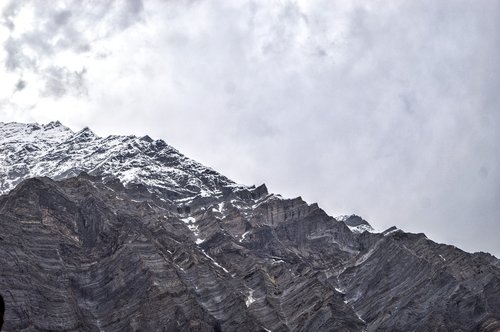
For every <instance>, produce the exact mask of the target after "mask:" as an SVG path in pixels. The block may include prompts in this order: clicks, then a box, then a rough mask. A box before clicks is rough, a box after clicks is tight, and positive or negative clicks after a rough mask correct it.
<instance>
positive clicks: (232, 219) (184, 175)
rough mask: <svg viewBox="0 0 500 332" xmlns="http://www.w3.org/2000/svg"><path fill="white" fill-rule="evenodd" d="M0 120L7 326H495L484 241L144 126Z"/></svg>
mask: <svg viewBox="0 0 500 332" xmlns="http://www.w3.org/2000/svg"><path fill="white" fill-rule="evenodd" d="M0 133H2V135H1V136H0V140H1V142H0V152H1V158H0V169H1V170H2V171H1V173H0V186H1V188H2V191H3V192H4V195H3V196H0V229H1V230H2V232H1V234H0V266H1V268H0V292H1V293H2V294H3V296H4V298H5V301H6V304H7V311H6V317H5V319H6V322H5V326H4V329H5V330H6V331H11V330H25V331H29V330H70V331H76V330H89V331H101V330H102V331H123V330H145V331H150V330H167V331H170V330H196V331H198V330H201V331H214V330H224V331H246V330H248V331H255V330H271V331H292V330H293V331H297V330H302V331H316V330H324V331H327V330H328V331H331V330H335V331H361V330H367V331H375V330H399V331H409V330H419V331H426V330H427V331H470V330H479V331H496V330H498V329H500V261H499V260H498V259H496V258H495V257H493V256H491V255H489V254H485V253H477V254H469V253H466V252H463V251H461V250H460V249H458V248H455V247H453V246H447V245H442V244H437V243H434V242H432V241H431V240H429V239H427V238H426V236H425V235H424V234H410V233H405V232H403V231H401V230H398V229H396V228H391V229H389V230H387V231H385V232H382V233H375V232H373V229H372V228H371V227H370V225H369V224H368V223H367V222H366V221H364V220H363V219H361V218H360V217H357V216H350V217H344V218H339V219H335V218H333V217H330V216H328V215H327V214H326V213H325V212H324V211H323V210H322V209H321V208H319V207H318V206H317V205H316V204H307V203H306V202H304V201H303V200H302V199H301V198H294V199H285V198H282V197H281V196H280V195H275V194H270V193H269V192H268V190H267V188H266V187H265V186H264V185H262V186H259V187H249V186H242V185H237V184H235V183H233V182H232V181H231V180H229V179H227V178H225V177H224V176H222V175H220V174H218V173H217V172H215V171H213V170H211V169H209V168H206V167H204V166H202V165H200V164H199V163H196V162H194V161H192V160H190V159H188V158H186V157H184V156H183V155H181V154H180V153H179V152H178V151H176V150H175V149H173V148H171V147H170V146H168V145H167V144H165V143H164V142H163V141H154V140H152V139H150V138H149V137H143V138H137V137H133V136H127V137H122V136H111V137H108V138H100V137H97V136H96V135H95V134H93V133H92V132H91V131H90V130H89V129H85V130H83V131H81V132H78V133H73V132H72V131H71V130H69V129H68V128H66V127H64V126H62V125H61V124H59V123H51V124H49V125H45V126H40V125H37V124H30V125H23V124H0ZM40 176H43V177H40Z"/></svg>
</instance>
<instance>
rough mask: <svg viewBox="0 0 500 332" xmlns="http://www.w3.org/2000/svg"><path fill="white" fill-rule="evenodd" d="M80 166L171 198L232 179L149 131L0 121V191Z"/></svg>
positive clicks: (207, 191)
mask: <svg viewBox="0 0 500 332" xmlns="http://www.w3.org/2000/svg"><path fill="white" fill-rule="evenodd" d="M82 171H85V172H87V173H89V174H91V175H100V176H115V177H117V178H119V179H120V181H122V182H123V183H124V184H144V185H146V186H148V187H149V188H154V189H157V190H161V191H162V192H163V193H167V194H168V196H170V197H171V198H172V199H181V198H185V197H190V196H196V195H201V196H211V195H214V194H217V193H218V192H219V191H220V190H221V188H222V187H226V186H235V185H236V184H235V183H234V182H233V181H231V180H229V179H228V178H226V177H225V176H223V175H221V174H219V173H217V172H215V171H214V170H212V169H210V168H208V167H205V166H203V165H201V164H200V163H198V162H196V161H194V160H191V159H189V158H187V157H185V156H184V155H182V154H181V153H179V152H178V151H177V150H176V149H174V148H172V147H171V146H169V145H168V144H166V143H165V142H164V141H162V140H153V139H151V138H150V137H148V136H144V137H136V136H116V135H113V136H108V137H99V136H97V135H96V134H94V133H93V132H92V131H91V130H90V129H89V128H84V129H82V130H80V131H78V132H73V131H72V130H71V129H69V128H67V127H65V126H64V125H62V124H61V123H60V122H58V121H56V122H50V123H48V124H46V125H39V124H37V123H30V124H21V123H2V122H0V194H5V193H7V192H9V191H10V190H11V189H13V188H14V187H15V186H16V185H17V184H18V183H19V182H21V181H22V180H24V179H26V178H30V177H36V176H47V177H51V178H53V179H62V178H66V177H70V176H75V175H78V174H79V173H81V172H82Z"/></svg>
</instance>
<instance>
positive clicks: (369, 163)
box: [0, 0, 500, 253]
mask: <svg viewBox="0 0 500 332" xmlns="http://www.w3.org/2000/svg"><path fill="white" fill-rule="evenodd" d="M51 4H52V5H51V6H47V5H46V3H44V2H34V1H31V2H30V1H26V2H19V1H13V2H12V3H11V4H9V5H4V8H3V9H4V10H3V12H4V15H3V28H0V38H1V40H2V41H3V45H4V50H3V52H2V55H0V60H1V61H2V62H3V63H5V64H6V65H7V67H5V69H4V71H3V72H2V73H1V74H2V80H1V82H0V88H1V89H0V115H1V116H2V119H1V120H3V121H9V120H16V121H41V122H46V121H50V120H55V119H58V120H60V121H62V122H64V123H66V124H68V125H70V126H73V127H74V128H80V127H82V126H86V125H88V126H91V127H92V128H93V129H95V130H96V131H97V132H98V133H101V134H103V135H105V134H110V133H127V134H128V133H136V134H139V135H141V134H145V133H148V134H150V135H151V136H155V137H158V138H160V137H161V138H164V139H166V140H167V141H168V142H170V143H171V144H172V145H174V146H175V147H177V148H179V149H180V150H181V151H183V152H185V153H186V154H187V155H189V156H192V157H194V158H196V159H198V160H200V161H202V162H204V163H207V164H209V165H212V166H213V167H215V168H216V169H218V170H220V171H221V172H223V173H224V174H226V175H228V176H229V177H232V178H233V179H235V180H237V181H240V182H244V183H258V182H264V181H265V182H267V183H268V184H269V187H270V188H271V189H272V190H274V191H276V192H282V193H284V194H286V195H289V196H294V195H303V196H304V198H306V199H307V200H309V201H318V202H319V203H320V205H321V206H323V207H324V208H325V209H326V210H327V211H328V212H331V213H332V214H337V213H349V212H356V213H358V214H361V215H363V216H365V217H366V218H367V219H369V220H371V221H373V222H374V223H375V225H376V226H377V227H378V228H384V227H389V226H391V225H393V224H396V225H398V226H399V227H402V228H404V229H408V230H411V231H419V232H422V231H423V232H426V233H427V234H428V235H430V236H431V237H432V238H434V239H436V240H438V241H446V242H451V243H454V244H458V245H460V246H461V247H463V248H464V249H467V250H480V249H482V250H488V251H491V252H496V253H498V252H500V248H499V247H498V241H497V239H496V238H495V234H498V232H499V231H500V225H499V223H498V220H499V219H500V212H499V210H498V208H497V205H498V201H499V199H500V171H499V169H498V166H497V165H498V157H497V155H498V153H496V149H497V146H498V144H499V143H500V137H499V136H500V130H499V129H500V128H499V123H500V122H499V120H500V119H499V117H500V115H499V112H498V109H499V107H500V100H499V97H498V93H497V89H498V86H499V83H500V81H499V80H500V78H499V77H500V75H499V74H500V65H499V62H498V59H499V58H500V54H499V53H500V34H499V33H498V31H500V26H499V25H500V23H499V21H498V16H499V13H500V9H499V6H500V3H498V2H494V1H478V2H469V1H439V2H436V1H406V2H393V1H382V2H377V3H376V4H375V3H374V2H358V1H326V0H325V1H319V0H318V1H231V2H220V1H189V2H175V1H172V2H163V1H148V2H145V3H144V4H142V2H140V1H115V2H102V3H101V2H99V3H96V2H81V1H64V2H51ZM20 8H21V9H22V10H26V11H27V13H28V12H29V10H28V9H27V8H31V9H30V10H31V11H32V12H33V13H34V17H35V18H34V20H36V23H35V21H33V22H31V24H28V23H27V22H29V21H30V18H29V15H28V14H22V10H21V9H20ZM23 8H24V9H23ZM23 15H24V18H23ZM40 22H42V24H41V23H40ZM16 52H17V53H16ZM4 77H5V79H3V78H4ZM20 81H22V82H24V87H23V88H22V89H18V88H16V87H19V85H18V84H19V82H20ZM20 86H23V84H21V85H20ZM484 229H488V230H491V231H488V232H484V231H482V230H484ZM480 239H481V240H480Z"/></svg>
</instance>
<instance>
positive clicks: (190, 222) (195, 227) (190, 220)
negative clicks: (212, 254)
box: [180, 217, 205, 244]
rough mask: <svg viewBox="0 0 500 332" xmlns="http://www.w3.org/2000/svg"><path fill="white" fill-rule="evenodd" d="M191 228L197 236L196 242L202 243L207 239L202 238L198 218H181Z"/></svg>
mask: <svg viewBox="0 0 500 332" xmlns="http://www.w3.org/2000/svg"><path fill="white" fill-rule="evenodd" d="M180 219H181V220H182V221H183V222H184V223H185V224H186V225H187V227H188V228H189V230H190V231H191V232H192V233H193V235H194V237H195V243H196V244H200V243H203V242H204V241H205V239H202V238H200V237H199V236H200V230H199V229H198V225H196V224H195V223H196V219H195V218H194V217H186V218H180Z"/></svg>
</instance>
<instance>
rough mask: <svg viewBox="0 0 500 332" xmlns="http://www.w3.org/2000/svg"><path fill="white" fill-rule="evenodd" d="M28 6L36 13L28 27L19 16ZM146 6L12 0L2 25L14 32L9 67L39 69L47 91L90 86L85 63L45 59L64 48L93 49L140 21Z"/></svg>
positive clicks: (134, 0)
mask: <svg viewBox="0 0 500 332" xmlns="http://www.w3.org/2000/svg"><path fill="white" fill-rule="evenodd" d="M23 10H24V11H32V12H33V13H34V14H33V15H34V17H35V19H34V21H33V22H31V24H30V26H29V28H27V29H25V30H23V31H17V30H18V29H19V28H20V27H18V26H16V23H15V22H16V18H17V17H18V16H19V15H20V13H21V12H22V11H23ZM142 11H143V4H142V1H141V0H127V1H116V0H115V1H103V2H82V1H77V0H73V1H59V2H54V1H17V0H16V1H11V2H10V3H9V4H8V5H6V6H5V8H4V11H3V13H2V23H3V25H4V26H6V27H7V28H8V29H9V30H10V31H11V32H12V35H11V36H10V37H9V38H8V39H7V40H6V41H5V43H4V50H5V51H6V53H7V58H6V61H5V67H6V69H7V70H8V71H16V72H19V73H21V74H22V73H24V72H25V71H32V72H35V73H37V74H38V76H39V78H40V79H42V80H43V81H45V88H44V89H43V91H41V92H42V94H43V95H45V96H47V95H49V96H51V97H61V96H63V95H65V94H66V93H73V94H80V93H82V92H84V91H86V88H85V84H86V82H85V77H84V75H83V73H84V72H85V68H84V69H81V70H77V71H75V70H71V69H69V68H65V67H62V66H60V65H57V64H48V65H47V64H46V62H50V59H51V58H53V57H54V56H55V55H56V54H58V53H60V52H64V51H69V52H71V53H75V54H89V52H91V45H92V43H94V42H95V41H96V40H100V39H106V38H110V37H111V36H113V35H114V34H116V33H119V32H121V31H123V30H126V29H127V28H128V27H130V26H131V25H133V24H136V23H138V22H140V21H141V15H142ZM22 28H25V27H22ZM22 28H21V29H22ZM16 32H17V33H16Z"/></svg>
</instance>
